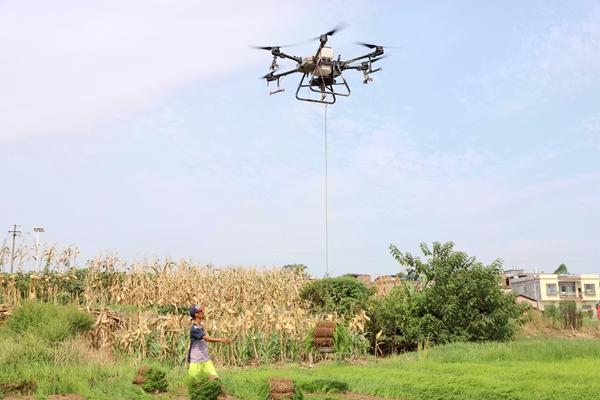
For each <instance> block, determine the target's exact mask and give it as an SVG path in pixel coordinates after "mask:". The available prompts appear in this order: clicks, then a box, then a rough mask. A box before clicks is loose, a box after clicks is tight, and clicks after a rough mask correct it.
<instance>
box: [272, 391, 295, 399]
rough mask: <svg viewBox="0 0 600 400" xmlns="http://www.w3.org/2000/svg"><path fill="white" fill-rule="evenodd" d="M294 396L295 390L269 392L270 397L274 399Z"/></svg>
mask: <svg viewBox="0 0 600 400" xmlns="http://www.w3.org/2000/svg"><path fill="white" fill-rule="evenodd" d="M292 397H294V392H287V393H269V398H271V399H274V400H280V399H291V398H292Z"/></svg>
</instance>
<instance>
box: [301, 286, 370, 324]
mask: <svg viewBox="0 0 600 400" xmlns="http://www.w3.org/2000/svg"><path fill="white" fill-rule="evenodd" d="M374 293H375V288H372V287H367V286H365V284H364V283H362V282H361V281H359V280H358V279H355V278H350V277H339V278H325V279H319V280H316V281H312V282H309V283H307V284H305V285H304V286H302V288H301V289H300V298H302V299H303V300H307V301H309V302H310V304H311V305H312V307H313V309H314V311H315V312H318V313H321V312H332V311H333V312H337V313H338V314H341V315H346V316H351V315H354V314H355V313H356V312H358V311H360V310H364V309H366V307H367V302H368V300H369V298H370V297H371V296H372V295H373V294H374Z"/></svg>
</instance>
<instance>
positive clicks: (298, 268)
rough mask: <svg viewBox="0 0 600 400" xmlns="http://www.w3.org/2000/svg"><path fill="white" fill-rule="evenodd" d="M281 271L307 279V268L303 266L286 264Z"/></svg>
mask: <svg viewBox="0 0 600 400" xmlns="http://www.w3.org/2000/svg"><path fill="white" fill-rule="evenodd" d="M281 268H282V269H284V270H286V271H292V272H293V273H295V274H298V275H302V276H306V277H308V276H309V274H308V267H307V266H306V265H304V264H286V265H284V266H283V267H281Z"/></svg>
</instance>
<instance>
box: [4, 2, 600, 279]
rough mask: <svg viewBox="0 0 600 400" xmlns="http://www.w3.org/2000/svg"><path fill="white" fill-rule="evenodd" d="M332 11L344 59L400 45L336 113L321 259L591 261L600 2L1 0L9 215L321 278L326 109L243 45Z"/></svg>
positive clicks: (67, 237) (389, 268)
mask: <svg viewBox="0 0 600 400" xmlns="http://www.w3.org/2000/svg"><path fill="white" fill-rule="evenodd" d="M340 21H343V22H346V23H347V24H348V26H347V28H346V29H344V30H343V31H341V32H339V34H337V35H335V36H334V37H333V38H332V39H331V41H330V42H329V44H330V45H331V46H333V47H334V51H335V53H336V55H337V54H338V53H341V54H342V58H350V57H352V56H355V55H359V54H362V52H363V48H361V47H359V46H356V45H355V44H354V42H355V41H357V40H358V41H365V42H373V43H378V44H383V45H389V46H397V48H393V49H390V50H389V53H390V55H391V56H390V57H388V58H386V59H385V60H383V61H382V62H381V66H382V67H383V71H382V72H379V73H377V74H374V75H373V78H374V82H373V83H372V84H370V85H363V84H362V79H361V75H360V74H359V73H354V74H353V73H352V72H353V71H350V72H349V73H348V74H347V79H348V80H349V83H350V85H351V89H352V95H351V96H350V97H349V98H340V99H338V102H337V103H336V104H335V105H334V106H331V107H329V108H328V148H329V152H328V154H329V270H330V273H331V274H332V275H338V274H342V273H346V272H368V273H372V274H374V275H377V274H388V273H395V272H398V271H399V265H398V264H397V263H396V262H395V261H394V260H393V259H392V258H391V256H390V255H389V252H388V246H389V244H390V243H393V244H395V245H396V246H398V248H400V249H401V250H406V251H410V252H413V253H418V246H419V243H420V242H428V243H431V242H432V241H453V242H455V243H456V246H457V248H458V249H460V250H464V251H467V252H468V253H470V254H472V255H474V256H476V257H477V258H478V259H480V260H481V261H483V262H485V263H489V262H491V261H492V260H494V259H496V258H500V259H502V260H503V261H504V263H505V266H506V267H507V268H510V267H512V266H517V267H520V268H526V269H531V270H533V269H540V270H545V271H546V272H550V271H551V270H553V269H555V268H556V267H557V266H558V265H559V264H560V263H565V264H566V265H567V267H568V268H569V269H570V270H571V271H572V272H575V273H598V272H600V250H599V249H600V246H599V245H598V243H600V229H599V226H600V157H599V153H600V2H598V1H571V2H550V1H503V2H495V3H491V2H474V1H471V2H467V1H463V2H442V1H439V2H427V3H423V2H404V1H398V2H383V1H381V2H365V1H360V2H359V1H349V2H341V1H332V2H311V1H308V2H307V1H303V2H286V3H285V4H282V3H281V2H258V3H252V4H245V3H242V2H240V3H236V2H226V3H224V4H210V5H209V4H206V2H199V1H198V2H195V1H181V2H165V1H144V2H130V1H105V2H101V3H98V2H74V1H63V0H59V1H55V2H52V3H49V2H41V1H37V2H36V1H6V0H5V1H0V87H2V88H3V89H2V91H1V92H0V171H2V172H0V173H1V175H0V177H1V180H2V196H0V210H2V212H1V213H0V226H3V227H5V228H6V231H8V229H9V228H10V227H11V226H12V224H13V223H17V224H21V225H22V226H23V229H24V230H26V231H27V230H32V227H33V226H40V225H41V226H44V227H45V228H46V230H47V232H46V233H44V234H43V235H42V240H43V241H44V242H46V243H48V244H55V243H56V244H58V245H59V246H65V245H70V244H74V245H77V246H79V248H80V249H81V253H82V258H83V259H85V258H90V257H93V256H95V255H98V254H106V253H118V254H119V255H121V256H123V257H125V258H127V259H128V260H131V261H133V260H136V259H137V260H139V259H142V258H145V257H147V258H154V257H165V256H168V257H172V258H175V259H177V258H191V259H193V260H195V261H197V262H201V263H208V262H211V263H213V264H216V265H219V266H226V265H243V266H266V267H271V266H276V265H283V264H288V263H303V264H306V265H308V266H309V269H310V272H311V273H313V274H314V275H317V276H321V275H323V273H324V271H325V243H324V109H323V107H322V106H319V105H314V104H310V103H303V102H298V101H296V100H295V98H294V91H295V87H296V85H297V82H298V79H299V77H298V76H291V77H288V79H284V80H282V86H283V87H284V88H285V89H286V92H285V93H283V94H278V95H275V96H269V95H268V90H271V89H272V88H267V87H266V85H265V83H264V82H262V81H260V80H258V79H257V77H258V76H261V75H264V74H265V73H266V72H267V70H268V66H269V64H270V61H271V58H270V55H269V53H267V52H261V51H256V50H252V49H250V48H249V47H248V45H251V44H254V45H273V44H281V43H290V42H297V41H300V40H303V39H305V38H309V37H314V36H317V35H318V34H320V33H322V32H325V31H327V30H329V29H330V28H331V27H333V26H335V25H336V24H337V23H339V22H340ZM313 50H314V43H312V44H303V45H300V46H298V47H293V48H291V49H290V52H292V53H293V54H296V55H302V56H306V55H309V54H310V53H311V52H312V51H313ZM286 65H290V64H284V65H283V66H286ZM26 238H27V237H26ZM1 239H2V238H1V237H0V240H1ZM25 240H29V239H25Z"/></svg>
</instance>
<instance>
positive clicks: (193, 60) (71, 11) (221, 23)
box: [0, 0, 311, 142]
mask: <svg viewBox="0 0 600 400" xmlns="http://www.w3.org/2000/svg"><path fill="white" fill-rule="evenodd" d="M309 9H311V6H310V4H308V5H302V7H299V6H294V5H290V4H289V3H281V2H275V1H269V2H263V3H261V4H260V5H257V4H255V3H247V2H236V3H235V4H234V5H232V4H226V2H220V3H219V2H204V1H179V2H175V3H174V2H168V1H160V0H153V1H143V2H138V1H115V0H111V1H102V2H77V1H68V0H58V1H53V2H43V1H20V0H19V1H5V2H2V3H0V87H1V88H2V91H1V94H0V115H2V120H1V123H0V132H1V133H0V141H3V142H6V141H10V140H14V139H16V138H20V137H25V136H31V135H39V134H49V133H55V132H65V131H67V132H68V131H72V130H75V129H80V130H85V128H86V127H87V126H88V125H87V124H89V123H90V122H94V121H98V120H100V119H103V118H107V117H108V118H110V117H111V116H115V115H122V114H124V113H127V112H130V111H131V110H134V111H135V110H139V109H142V108H144V107H147V106H149V105H151V104H153V103H154V102H155V101H156V100H157V99H158V98H159V97H160V96H162V95H164V94H166V93H169V92H170V91H172V90H174V89H176V88H178V87H181V86H182V85H184V84H186V83H191V82H198V81H203V80H206V79H219V78H222V77H224V76H226V74H229V73H231V72H232V71H234V70H236V69H241V68H246V67H247V66H248V64H249V63H252V62H253V61H255V60H257V59H258V58H259V57H261V56H264V55H265V54H259V52H252V51H250V50H249V48H248V46H247V45H248V44H253V43H258V44H263V43H264V42H265V41H266V40H267V39H268V38H275V39H277V38H279V39H282V40H285V38H286V37H290V36H288V34H289V32H290V30H292V29H294V27H297V26H298V24H297V23H296V24H294V21H295V20H296V19H297V18H298V17H301V16H302V15H303V12H304V11H305V10H309ZM286 32H287V33H288V34H286ZM266 44H268V43H266ZM260 59H261V60H263V59H264V57H262V58H260Z"/></svg>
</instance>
